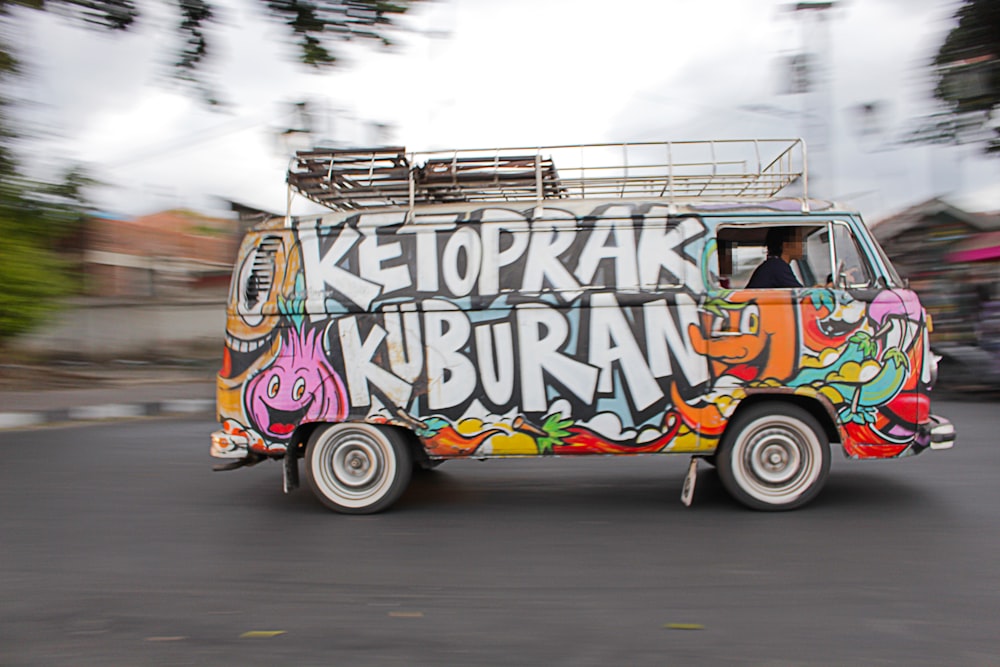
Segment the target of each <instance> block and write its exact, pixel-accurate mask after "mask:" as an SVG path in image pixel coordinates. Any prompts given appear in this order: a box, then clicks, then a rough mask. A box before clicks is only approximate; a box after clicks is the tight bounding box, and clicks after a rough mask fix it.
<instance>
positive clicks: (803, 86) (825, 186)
mask: <svg viewBox="0 0 1000 667" xmlns="http://www.w3.org/2000/svg"><path fill="white" fill-rule="evenodd" d="M836 4H837V3H836V2H835V1H834V0H823V1H819V0H817V1H815V2H807V1H803V2H798V3H795V4H793V5H789V6H787V8H788V9H790V10H791V11H793V12H795V15H796V18H797V19H798V20H799V21H800V22H801V27H802V30H801V35H802V46H801V50H800V52H799V53H797V54H796V55H794V56H793V57H792V58H791V60H790V67H789V70H790V71H789V72H788V76H789V77H790V82H789V92H792V93H801V94H802V134H803V136H804V138H805V140H806V145H807V146H808V148H809V165H810V170H809V172H810V173H809V189H810V192H814V193H816V194H817V195H818V196H820V197H832V196H833V195H834V193H835V192H836V183H835V180H836V179H835V167H834V163H835V160H834V145H833V141H832V138H831V137H832V111H833V76H832V72H833V57H832V45H831V41H830V25H829V20H830V10H832V9H834V8H835V7H836Z"/></svg>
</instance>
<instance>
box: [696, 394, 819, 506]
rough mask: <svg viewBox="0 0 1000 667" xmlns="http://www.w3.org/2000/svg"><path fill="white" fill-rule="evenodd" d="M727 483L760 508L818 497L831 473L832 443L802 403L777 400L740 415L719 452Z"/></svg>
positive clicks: (746, 502) (742, 498)
mask: <svg viewBox="0 0 1000 667" xmlns="http://www.w3.org/2000/svg"><path fill="white" fill-rule="evenodd" d="M716 463H717V465H718V470H719V478H720V479H721V480H722V485H723V486H724V487H725V488H726V491H728V492H729V494H730V495H732V496H733V497H734V498H735V499H736V500H738V501H740V502H741V503H743V504H744V505H746V506H747V507H750V508H752V509H756V510H771V511H775V510H790V509H795V508H797V507H801V506H802V505H805V504H806V503H808V502H809V501H810V500H812V499H813V498H815V497H816V495H817V494H818V493H819V492H820V489H822V488H823V484H825V483H826V478H827V477H828V476H829V473H830V443H829V441H828V440H827V438H826V435H825V433H824V432H823V429H822V428H821V427H820V425H819V422H817V421H816V418H815V417H813V416H812V415H811V414H809V413H808V412H806V411H805V410H803V409H802V408H800V407H798V406H796V405H791V404H789V403H782V402H777V401H772V402H768V403H760V404H758V405H755V406H752V407H750V408H748V409H747V410H746V411H744V412H740V413H738V414H737V415H736V417H735V418H734V419H733V421H732V422H730V424H729V426H728V427H727V428H726V433H725V435H724V436H723V439H722V444H721V445H720V446H719V450H718V452H717V453H716Z"/></svg>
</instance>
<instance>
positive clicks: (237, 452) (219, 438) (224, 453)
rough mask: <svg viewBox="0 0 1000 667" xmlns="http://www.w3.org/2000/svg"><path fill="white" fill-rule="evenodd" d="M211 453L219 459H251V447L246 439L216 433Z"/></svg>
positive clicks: (222, 432) (220, 432) (213, 434)
mask: <svg viewBox="0 0 1000 667" xmlns="http://www.w3.org/2000/svg"><path fill="white" fill-rule="evenodd" d="M209 453H210V454H211V455H212V456H213V457H214V458H217V459H245V458H249V457H250V447H249V445H248V443H247V439H246V437H242V436H239V435H234V434H230V433H226V432H225V431H215V432H214V433H212V446H211V449H209Z"/></svg>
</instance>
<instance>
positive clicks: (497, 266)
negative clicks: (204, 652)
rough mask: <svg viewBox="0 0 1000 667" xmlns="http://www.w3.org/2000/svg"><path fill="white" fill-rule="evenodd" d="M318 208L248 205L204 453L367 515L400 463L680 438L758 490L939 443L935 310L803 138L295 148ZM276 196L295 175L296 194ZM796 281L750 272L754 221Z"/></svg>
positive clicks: (657, 447) (804, 486)
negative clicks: (779, 241) (267, 209)
mask: <svg viewBox="0 0 1000 667" xmlns="http://www.w3.org/2000/svg"><path fill="white" fill-rule="evenodd" d="M288 183H289V188H290V192H291V193H293V194H299V195H303V196H305V197H306V198H308V199H309V200H312V202H314V203H316V204H321V205H323V207H324V210H325V212H318V213H317V214H315V215H300V216H292V215H290V214H289V215H288V216H286V217H285V218H277V219H274V220H271V221H270V222H266V223H263V224H260V225H259V226H257V227H256V228H255V229H253V230H251V231H250V232H249V233H248V234H247V235H246V238H245V240H244V241H243V244H242V248H241V250H240V254H239V258H238V261H237V264H236V269H235V273H234V276H233V281H232V287H231V291H230V299H229V307H228V314H227V317H228V319H227V330H226V346H225V354H224V359H223V364H222V368H221V370H220V372H219V374H218V388H217V389H218V393H217V401H218V418H219V421H220V423H221V426H222V428H221V430H219V431H217V432H215V433H214V434H213V435H212V444H211V453H212V455H213V456H214V457H217V458H221V459H229V461H228V462H226V463H224V464H221V465H219V466H216V467H217V469H231V468H236V467H240V466H243V465H248V464H255V463H258V462H261V461H264V460H267V459H274V460H280V461H282V462H283V480H284V487H285V489H286V491H289V490H291V489H293V488H295V487H297V486H298V483H299V474H298V473H299V460H300V459H303V463H304V469H305V477H306V482H307V483H308V486H309V487H310V488H311V489H312V490H313V492H314V493H315V494H316V495H317V497H318V498H319V500H320V501H321V502H322V503H324V504H325V505H326V506H327V507H329V508H330V509H333V510H336V511H339V512H344V513H371V512H377V511H380V510H383V509H385V508H387V507H389V506H390V505H391V504H392V503H393V502H394V501H395V500H396V499H398V498H399V496H400V495H401V494H402V493H403V492H404V490H405V488H406V486H407V484H408V482H409V479H410V475H411V472H412V469H413V468H414V466H420V467H432V466H435V465H438V464H440V463H441V462H443V461H447V460H449V459H456V458H466V457H473V458H477V459H490V458H506V457H534V456H581V455H636V454H687V455H688V456H690V457H692V459H691V465H690V466H689V474H688V477H687V478H686V484H685V492H684V495H683V499H684V500H685V502H687V503H690V500H691V493H692V492H693V483H694V480H695V478H696V477H695V476H696V463H697V462H698V461H704V462H707V463H710V464H712V465H714V466H716V467H717V469H718V474H719V477H720V479H721V480H722V482H723V485H724V486H725V488H726V489H727V491H729V492H730V493H731V494H732V496H733V497H734V498H736V499H737V500H738V501H740V502H742V503H743V504H745V505H747V506H749V507H751V508H755V509H762V510H783V509H791V508H795V507H799V506H801V505H803V504H805V503H806V502H808V501H809V500H811V499H812V498H814V497H815V496H816V494H817V493H818V492H819V491H820V489H821V488H822V486H823V484H824V481H825V480H826V478H827V475H828V473H829V468H830V459H831V452H830V450H831V445H836V446H837V447H838V448H839V449H841V450H842V451H843V452H844V454H846V455H847V456H848V457H850V458H853V459H887V458H897V457H901V456H908V455H912V454H917V453H920V452H922V451H924V450H926V449H946V448H949V447H951V446H952V445H953V443H954V437H955V436H954V433H955V432H954V428H953V427H952V425H951V424H950V423H949V422H948V421H947V420H945V419H943V418H940V417H937V416H934V415H932V414H931V411H930V400H929V399H930V388H931V386H932V384H933V382H934V379H935V372H936V363H935V357H934V355H933V354H932V353H931V351H930V348H929V343H928V332H929V330H930V327H931V323H930V321H929V318H928V316H927V314H926V312H925V310H924V309H923V308H922V307H921V305H920V302H919V300H918V299H917V295H916V294H914V293H913V292H912V291H910V290H909V289H907V286H906V284H905V282H904V281H902V280H901V279H900V277H899V276H898V275H897V274H896V272H895V270H894V269H893V267H892V265H891V264H890V262H889V260H888V259H887V258H886V256H885V254H884V253H883V251H882V250H881V248H880V247H879V245H878V244H877V243H876V241H875V239H874V238H873V237H872V235H871V234H870V233H869V230H868V229H867V227H866V226H865V223H864V222H863V221H862V220H861V218H860V217H859V216H858V215H857V214H856V213H853V212H851V211H847V210H843V209H841V208H839V207H837V206H836V205H834V204H831V203H828V202H821V201H816V200H812V199H809V197H808V183H807V170H806V165H805V147H804V146H803V144H802V142H801V141H799V140H769V141H713V142H680V143H678V142H671V143H645V144H622V145H586V146H558V147H550V148H532V149H492V150H482V151H449V152H446V153H441V152H435V153H408V152H407V151H405V150H404V149H402V148H375V149H357V150H343V149H339V150H314V151H307V152H300V153H298V154H297V156H296V158H295V160H294V161H293V163H292V166H291V168H290V170H289V174H288ZM290 199H291V196H290ZM780 227H789V228H794V229H793V230H790V231H791V232H793V233H794V235H795V236H796V237H797V238H798V239H800V240H801V242H802V248H803V252H802V253H801V255H800V256H799V257H798V258H796V259H793V260H792V261H791V262H790V265H791V268H792V271H793V272H794V274H795V276H796V278H797V279H798V282H800V283H801V285H802V287H793V288H775V289H748V288H746V283H747V280H748V278H749V276H750V275H751V273H752V272H753V270H754V268H755V267H756V266H757V265H758V264H759V263H760V262H762V261H763V260H764V259H765V256H766V254H767V252H766V247H765V243H766V238H767V235H768V230H770V229H774V228H780Z"/></svg>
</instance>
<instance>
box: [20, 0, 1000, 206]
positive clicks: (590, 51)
mask: <svg viewBox="0 0 1000 667" xmlns="http://www.w3.org/2000/svg"><path fill="white" fill-rule="evenodd" d="M219 4H220V8H221V12H220V13H221V21H220V23H219V24H218V25H217V26H215V27H214V28H213V32H212V36H213V39H214V40H215V45H216V47H217V50H216V53H215V58H214V59H213V61H212V62H211V64H210V67H209V68H207V69H206V74H207V75H208V76H209V77H211V78H212V79H213V80H214V81H216V82H218V85H219V87H220V90H221V91H222V95H223V97H224V98H225V100H226V102H227V104H226V106H225V108H224V109H223V110H222V111H210V110H208V109H207V108H206V107H205V106H204V105H203V104H201V103H199V101H198V100H197V99H196V98H195V97H193V96H191V95H185V94H184V93H183V92H182V91H179V90H177V89H176V86H173V87H172V86H171V85H170V84H169V83H168V82H166V80H165V77H164V71H165V62H166V59H167V58H168V57H169V55H170V53H171V48H172V47H173V41H172V40H173V39H174V34H173V32H172V30H171V29H170V27H169V26H170V21H171V20H172V17H171V16H170V15H169V13H168V10H167V8H165V7H163V6H158V5H154V4H153V3H144V7H145V6H152V7H154V8H155V7H158V9H157V11H156V14H155V15H150V16H147V17H146V18H145V20H144V21H143V23H142V25H141V26H140V27H139V29H137V30H135V31H133V32H131V33H129V34H126V35H119V36H116V37H114V38H107V37H105V36H102V35H101V34H99V33H96V32H94V31H90V30H84V29H81V28H79V27H75V26H74V25H72V24H70V23H68V22H66V21H65V20H63V19H60V18H59V17H57V16H49V15H44V14H40V13H28V14H26V15H25V16H24V17H23V19H22V20H21V21H19V23H18V26H19V29H20V32H19V35H18V37H19V39H20V43H21V48H22V53H23V58H24V60H25V61H27V62H28V63H29V64H30V65H31V69H30V70H29V76H28V77H26V78H25V79H24V81H23V83H22V84H21V85H20V87H19V90H18V93H19V95H20V96H21V98H22V99H23V100H24V103H23V104H22V106H21V113H22V114H23V115H24V118H25V121H26V122H27V123H28V124H29V125H30V127H31V128H32V129H33V130H35V131H36V132H37V137H36V138H35V139H34V140H33V141H31V142H30V143H29V144H26V145H25V148H27V149H29V150H30V155H31V156H32V158H33V160H34V161H35V164H36V165H37V168H38V169H45V168H49V167H51V165H52V164H55V163H58V162H60V161H61V160H63V159H64V158H65V159H71V160H75V161H79V162H84V163H86V164H88V165H90V167H91V169H92V170H93V171H94V173H96V174H97V175H98V176H99V177H100V178H101V179H103V180H104V181H105V182H106V183H108V184H109V186H112V187H107V188H105V189H103V190H102V191H101V192H100V193H99V194H98V202H99V204H100V206H101V207H102V208H103V209H105V210H108V211H112V212H117V213H122V214H142V213H148V212H152V211H155V210H159V209H163V208H167V207H175V206H184V207H189V208H195V209H199V210H203V211H206V212H212V211H213V210H214V209H216V208H218V204H217V200H216V199H215V198H214V197H225V198H230V199H235V200H238V201H242V202H246V203H248V204H252V205H256V206H259V207H264V208H268V209H270V210H274V211H282V210H283V209H284V206H285V199H286V194H285V192H286V191H285V187H284V170H285V168H286V167H287V163H288V155H289V152H290V150H292V148H293V147H294V146H290V145H289V144H288V143H287V142H283V141H282V140H281V139H280V138H279V132H280V131H281V130H283V129H286V128H288V127H289V126H295V125H297V124H298V123H297V121H296V120H295V118H294V117H293V115H292V113H291V109H292V108H293V107H292V103H293V102H296V101H307V102H308V103H309V108H310V109H311V110H312V111H313V116H312V122H313V129H314V131H315V133H316V134H315V137H316V138H317V139H319V140H327V141H338V142H340V143H343V144H348V145H361V144H372V143H394V144H401V145H405V146H406V147H407V148H409V149H411V150H427V149H438V148H485V147H494V146H536V145H553V144H562V143H598V142H619V141H665V140H688V139H712V138H748V137H754V138H765V137H781V138H787V137H794V136H805V137H806V139H807V140H808V141H809V142H810V159H811V160H812V171H813V174H814V176H815V187H814V188H813V190H812V192H813V193H815V194H816V195H817V196H821V197H825V198H830V199H838V200H841V201H843V202H845V203H847V204H848V205H850V206H853V207H856V208H859V209H860V210H862V212H864V213H865V215H866V217H867V218H868V219H869V221H874V220H877V219H878V218H879V217H881V216H884V215H887V214H891V213H893V212H895V211H897V210H900V209H902V208H904V207H906V206H908V205H912V204H915V203H918V202H920V201H923V200H925V199H927V198H930V197H933V196H938V195H946V196H950V197H952V198H953V199H954V200H955V201H957V203H960V204H962V205H965V206H967V207H970V208H972V209H974V210H994V211H995V210H1000V189H998V188H997V187H996V184H997V183H1000V159H996V158H994V159H983V158H981V157H980V156H979V155H978V153H977V149H976V148H975V147H973V146H958V147H954V146H918V147H915V146H901V145H900V144H899V142H898V141H897V139H898V138H899V137H900V136H901V135H903V134H904V133H905V132H906V131H907V129H909V128H912V127H913V119H914V118H915V117H918V116H919V115H921V114H924V113H927V112H928V111H930V110H932V108H933V105H932V102H931V101H930V100H929V99H928V94H929V93H928V90H929V86H930V84H929V82H928V81H927V76H926V75H927V69H926V63H927V62H928V60H929V58H931V57H932V56H933V54H934V52H935V50H936V48H937V46H938V44H939V43H940V41H941V39H942V38H943V36H944V34H945V33H946V32H947V30H948V28H949V22H948V19H949V17H950V16H951V14H952V13H953V11H954V3H953V2H949V1H948V0H841V1H840V2H838V3H837V7H836V8H835V9H834V10H832V11H829V12H823V13H822V16H825V17H826V21H825V22H821V21H819V20H817V17H818V16H819V13H818V12H815V11H811V12H792V11H789V10H788V7H789V6H790V4H789V3H786V2H783V1H781V0H752V1H750V0H619V1H618V2H615V3H610V2H596V1H594V0H504V1H503V2H499V1H490V0H447V1H445V0H437V1H436V2H431V3H426V4H424V5H423V6H421V7H419V9H417V10H415V11H414V12H412V13H411V14H410V15H408V16H407V17H406V18H405V24H406V26H407V28H408V30H407V31H405V32H401V33H399V34H397V35H396V42H397V44H396V46H395V47H394V48H392V49H388V50H386V49H378V48H373V47H371V46H368V45H363V44H362V45H355V44H352V45H350V46H348V47H347V48H345V50H344V51H343V54H342V55H343V56H344V61H345V66H344V67H342V68H340V69H339V70H338V71H335V72H326V73H322V74H315V73H310V72H308V71H304V70H303V69H301V68H298V67H296V66H295V65H294V64H292V63H291V62H290V55H291V48H290V46H289V45H288V44H287V43H286V42H284V41H283V38H284V37H285V34H284V32H283V30H282V28H281V26H277V25H274V24H273V23H270V22H268V21H267V20H266V19H265V18H264V17H263V15H262V14H261V13H260V10H259V9H258V8H257V7H258V5H259V3H257V2H255V1H253V0H222V1H221V2H220V3H219ZM824 26H825V27H824ZM804 44H809V45H813V46H811V47H810V49H809V50H815V51H818V52H819V53H820V55H821V57H822V60H821V62H825V63H826V65H827V66H828V67H827V71H828V76H829V84H828V87H827V88H825V89H823V88H821V89H820V92H819V93H812V94H809V95H804V94H789V93H785V92H782V88H783V84H784V83H785V81H786V78H785V77H784V76H783V74H782V72H783V70H782V68H781V67H780V63H782V62H784V60H785V59H787V58H788V57H789V56H791V55H792V54H794V53H796V52H798V51H801V50H803V45H804ZM864 105H869V108H872V109H875V112H873V113H868V114H862V113H861V112H860V111H859V109H860V108H861V107H862V106H864ZM824 128H825V129H824ZM991 186H992V190H991V189H990V188H991ZM817 189H818V191H817Z"/></svg>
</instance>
